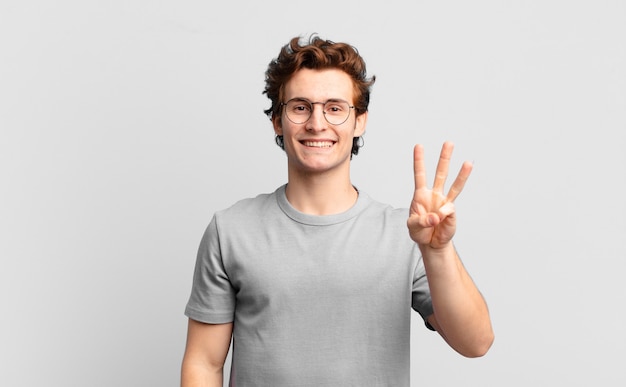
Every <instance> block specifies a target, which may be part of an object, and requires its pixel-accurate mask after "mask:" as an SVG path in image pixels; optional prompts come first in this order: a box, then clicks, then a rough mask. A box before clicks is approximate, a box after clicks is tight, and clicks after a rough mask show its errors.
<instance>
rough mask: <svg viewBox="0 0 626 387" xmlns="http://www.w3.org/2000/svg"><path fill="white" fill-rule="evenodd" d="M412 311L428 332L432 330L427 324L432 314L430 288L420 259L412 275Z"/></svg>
mask: <svg viewBox="0 0 626 387" xmlns="http://www.w3.org/2000/svg"><path fill="white" fill-rule="evenodd" d="M411 306H412V307H413V309H414V310H415V311H416V312H418V313H419V314H420V316H422V319H423V320H424V323H425V324H426V327H427V328H428V329H430V330H434V328H433V327H432V326H431V325H430V324H429V323H428V321H427V319H428V317H429V316H430V315H432V314H433V303H432V300H431V298H430V288H429V287H428V278H427V277H426V269H425V268H424V263H423V262H422V258H421V257H420V259H419V260H418V262H417V267H416V268H415V273H414V275H413V293H412V305H411Z"/></svg>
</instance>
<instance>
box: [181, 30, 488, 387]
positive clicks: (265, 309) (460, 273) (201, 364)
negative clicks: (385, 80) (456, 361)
mask: <svg viewBox="0 0 626 387" xmlns="http://www.w3.org/2000/svg"><path fill="white" fill-rule="evenodd" d="M374 81H375V78H374V77H372V78H367V76H366V68H365V63H364V61H363V59H362V58H361V57H360V56H359V54H358V52H357V50H356V49H355V48H353V47H352V46H350V45H348V44H344V43H333V42H331V41H326V40H322V39H320V38H319V37H316V36H314V37H312V38H311V39H310V40H309V41H308V42H304V44H302V42H301V40H300V39H299V38H294V39H292V40H291V42H290V43H289V44H287V45H286V46H285V47H283V48H282V50H281V52H280V54H279V56H278V58H276V59H275V60H273V61H272V62H271V63H270V65H269V67H268V70H267V72H266V87H265V91H264V93H266V94H267V96H268V97H269V98H270V100H271V103H272V106H271V107H270V108H269V109H268V110H267V111H266V113H267V114H268V115H269V116H270V117H271V120H272V123H273V126H274V131H275V133H276V142H277V144H278V145H279V146H281V147H282V148H283V149H284V151H285V152H286V155H287V168H288V182H287V184H285V185H284V186H281V187H279V188H278V189H277V190H276V191H275V192H273V193H270V194H263V195H259V196H257V197H256V198H252V199H246V200H242V201H239V202H238V203H236V204H234V205H233V206H232V207H230V208H228V209H225V210H222V211H218V212H217V213H216V214H215V215H214V217H213V219H212V220H211V222H210V224H209V226H208V228H207V230H206V232H205V234H204V237H203V239H202V241H201V244H200V248H199V252H198V258H197V263H196V268H195V273H194V279H193V289H192V292H191V296H190V299H189V302H188V304H187V308H186V310H185V314H186V315H187V316H188V317H189V327H188V338H187V346H186V350H185V356H184V359H183V366H182V385H183V386H184V387H191V386H221V385H222V378H223V376H222V375H223V366H224V361H225V359H226V355H227V353H228V349H229V346H230V342H231V338H233V354H232V368H231V382H230V383H231V384H230V385H232V386H237V387H247V386H272V387H279V386H289V387H293V386H315V387H320V386H333V387H336V386H390V387H399V386H409V385H410V383H409V374H410V361H409V355H410V348H409V343H410V340H409V337H410V318H411V312H410V309H411V307H412V308H413V309H414V310H416V311H417V312H418V313H419V314H420V315H421V316H422V318H423V319H424V320H425V323H426V326H427V327H429V328H430V329H433V330H436V331H437V332H439V333H440V334H441V336H442V337H443V338H444V339H445V340H446V341H447V342H448V343H449V345H450V346H451V347H452V348H454V349H455V350H456V351H458V352H459V353H461V354H462V355H464V356H468V357H476V356H482V355H483V354H485V353H486V352H487V350H488V349H489V347H490V346H491V343H492V341H493V332H492V328H491V322H490V318H489V313H488V310H487V306H486V304H485V301H484V300H483V297H482V296H481V294H480V292H479V291H478V289H477V288H476V286H475V285H474V283H473V281H472V280H471V278H470V276H469V275H468V273H467V272H466V271H465V269H464V267H463V264H462V263H461V261H460V260H459V257H458V256H457V253H456V251H455V248H454V246H453V244H452V237H453V235H454V233H455V230H456V217H455V211H454V204H453V202H454V200H455V199H456V197H457V196H458V195H459V193H460V192H461V190H462V189H463V186H464V184H465V181H466V179H467V178H468V177H469V175H470V172H471V169H472V166H471V164H470V163H465V164H463V166H462V168H461V170H460V172H459V174H458V176H457V177H456V179H455V181H454V182H453V184H452V186H451V188H450V190H449V192H448V193H447V194H446V193H444V182H445V180H446V177H447V175H448V164H449V161H450V157H451V154H452V144H450V143H445V144H444V145H443V148H442V150H441V156H440V159H439V163H438V165H437V170H436V175H435V180H434V184H433V187H432V188H428V187H427V184H426V174H425V166H424V159H423V149H422V147H421V146H419V145H417V146H416V147H415V149H414V168H415V192H414V194H413V199H412V202H411V205H410V208H409V209H394V208H391V207H390V206H387V205H384V204H381V203H378V202H376V201H374V200H373V199H372V198H370V197H369V196H367V194H365V193H364V192H360V191H359V190H358V189H357V188H356V187H355V186H353V185H352V182H351V180H350V160H351V157H352V155H353V154H356V153H358V149H359V144H360V143H359V140H360V136H361V135H363V133H364V132H365V126H366V123H367V108H368V103H369V93H370V87H371V85H372V84H373V83H374ZM407 226H408V230H407Z"/></svg>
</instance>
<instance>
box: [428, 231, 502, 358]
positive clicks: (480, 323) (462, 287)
mask: <svg viewBox="0 0 626 387" xmlns="http://www.w3.org/2000/svg"><path fill="white" fill-rule="evenodd" d="M420 249H421V251H422V255H423V259H424V266H425V268H426V275H427V277H428V283H429V286H430V292H431V298H432V302H433V310H434V317H435V320H436V325H437V326H436V328H437V330H438V331H439V333H440V334H441V335H442V336H443V337H444V338H445V340H446V341H447V342H448V344H450V346H452V347H453V348H454V349H455V350H456V351H457V352H459V353H461V354H462V355H464V356H468V357H476V356H482V355H484V354H485V353H486V352H487V350H488V349H489V347H490V346H491V343H492V342H493V330H492V327H491V320H490V317H489V311H488V309H487V304H486V303H485V300H484V298H483V296H482V295H481V294H480V292H479V290H478V288H477V287H476V286H475V284H474V282H473V281H472V279H471V277H470V276H469V274H468V273H467V271H466V270H465V267H464V266H463V263H462V262H461V260H460V259H459V257H458V255H457V253H456V250H455V249H454V246H453V245H452V243H451V242H450V243H448V245H447V246H445V247H443V248H441V249H433V248H430V247H420Z"/></svg>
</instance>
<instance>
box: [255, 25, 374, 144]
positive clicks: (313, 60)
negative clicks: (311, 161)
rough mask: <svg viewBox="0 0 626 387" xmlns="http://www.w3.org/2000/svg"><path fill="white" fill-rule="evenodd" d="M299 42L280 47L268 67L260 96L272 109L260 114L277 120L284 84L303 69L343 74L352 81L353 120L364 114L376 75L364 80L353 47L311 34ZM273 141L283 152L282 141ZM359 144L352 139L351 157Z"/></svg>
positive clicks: (362, 66)
mask: <svg viewBox="0 0 626 387" xmlns="http://www.w3.org/2000/svg"><path fill="white" fill-rule="evenodd" d="M302 42H303V40H302V38H301V37H294V38H292V39H291V40H290V42H289V43H288V44H286V45H285V46H283V47H282V48H281V50H280V53H279V55H278V57H277V58H275V59H273V60H272V61H271V62H270V64H269V65H268V67H267V71H266V72H265V89H264V90H263V94H266V95H267V97H268V98H269V99H270V100H271V102H272V106H270V108H269V109H266V110H264V113H265V114H266V115H267V116H268V117H269V118H270V119H274V118H275V119H278V120H280V119H281V118H280V109H281V102H282V100H283V97H284V88H285V84H286V83H287V82H288V81H289V79H290V78H291V76H292V75H293V74H294V73H296V72H297V71H298V70H300V69H303V68H307V69H312V70H323V69H339V70H342V71H344V72H345V73H346V74H348V75H349V76H350V78H352V83H353V85H354V110H355V113H356V115H357V117H358V116H360V115H361V114H363V113H365V112H367V108H368V105H369V102H370V89H371V87H372V85H373V84H374V82H375V81H376V76H372V77H371V78H368V77H367V71H366V66H365V61H364V60H363V58H362V57H361V55H359V52H358V50H357V49H356V47H354V46H351V45H349V44H347V43H335V42H333V41H330V40H324V39H322V38H320V37H319V36H317V35H315V34H314V35H312V36H311V37H310V38H309V40H308V42H306V41H305V42H304V44H301V43H302ZM276 142H277V144H278V145H279V146H280V147H281V148H282V149H283V150H284V149H285V148H284V144H283V143H282V139H277V141H276ZM362 145H363V143H362V139H361V138H360V137H355V138H354V139H353V143H352V154H353V155H356V154H358V153H359V148H360V147H361V146H362Z"/></svg>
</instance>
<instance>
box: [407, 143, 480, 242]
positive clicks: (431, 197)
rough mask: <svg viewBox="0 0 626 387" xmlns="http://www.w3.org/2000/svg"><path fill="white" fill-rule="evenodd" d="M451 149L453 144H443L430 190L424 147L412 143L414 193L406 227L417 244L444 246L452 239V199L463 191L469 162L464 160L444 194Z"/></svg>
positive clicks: (468, 170) (454, 227) (453, 221)
mask: <svg viewBox="0 0 626 387" xmlns="http://www.w3.org/2000/svg"><path fill="white" fill-rule="evenodd" d="M453 148H454V145H453V144H452V143H449V142H446V143H444V144H443V147H442V148H441V154H440V156H439V162H438V163H437V170H436V173H435V181H434V183H433V187H432V189H429V188H428V187H427V184H426V169H425V167H424V149H423V147H422V146H421V145H416V146H415V149H414V153H413V156H414V157H413V168H414V173H415V192H414V194H413V200H412V202H411V207H410V212H409V219H408V221H407V226H408V228H409V235H410V236H411V239H413V240H414V241H415V242H416V243H417V244H419V245H420V246H430V247H432V248H440V247H443V246H445V245H446V244H447V243H448V242H450V241H451V240H452V237H453V236H454V233H455V231H456V214H455V209H454V200H455V199H456V197H457V196H458V195H459V194H460V193H461V191H462V190H463V186H464V185H465V182H466V181H467V178H468V177H469V175H470V173H471V171H472V164H471V163H469V162H465V163H463V166H462V167H461V170H460V171H459V174H458V175H457V177H456V179H455V180H454V183H452V186H451V187H450V190H449V191H448V194H447V195H446V194H444V192H443V190H444V185H445V181H446V178H447V177H448V167H449V164H450V157H451V156H452V149H453Z"/></svg>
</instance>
